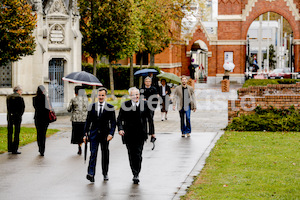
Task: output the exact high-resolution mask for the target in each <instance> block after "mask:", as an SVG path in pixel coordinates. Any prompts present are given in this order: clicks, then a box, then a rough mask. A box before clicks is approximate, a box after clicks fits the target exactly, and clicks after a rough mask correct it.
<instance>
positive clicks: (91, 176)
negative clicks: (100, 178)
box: [86, 174, 95, 183]
mask: <svg viewBox="0 0 300 200" xmlns="http://www.w3.org/2000/svg"><path fill="white" fill-rule="evenodd" d="M86 179H87V180H89V181H91V182H92V183H93V182H95V178H94V176H93V175H90V174H88V175H86Z"/></svg>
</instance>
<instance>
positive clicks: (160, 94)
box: [159, 84, 171, 97]
mask: <svg viewBox="0 0 300 200" xmlns="http://www.w3.org/2000/svg"><path fill="white" fill-rule="evenodd" d="M167 92H168V93H167ZM170 94H171V89H170V87H169V86H168V85H167V84H166V95H169V96H170ZM159 96H161V97H162V85H161V86H159Z"/></svg>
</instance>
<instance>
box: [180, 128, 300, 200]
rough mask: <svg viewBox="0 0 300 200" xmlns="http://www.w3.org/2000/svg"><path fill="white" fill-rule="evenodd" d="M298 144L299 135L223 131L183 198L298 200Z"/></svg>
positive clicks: (299, 193) (299, 187)
mask: <svg viewBox="0 0 300 200" xmlns="http://www.w3.org/2000/svg"><path fill="white" fill-rule="evenodd" d="M299 142H300V133H299V132H297V133H291V132H286V133H281V132H276V133H274V132H225V133H224V135H223V136H222V137H221V138H220V140H219V141H218V142H217V144H216V146H215V147H214V149H213V150H212V152H211V154H210V156H209V157H208V158H207V160H206V165H205V166H204V168H203V170H202V171H201V173H200V175H199V176H198V177H197V178H196V179H195V181H194V183H193V185H192V186H191V187H190V188H189V190H188V193H187V194H186V195H185V196H183V197H182V199H195V200H196V199H197V200H198V199H213V200H215V199H251V200H253V199H288V200H290V199H300V145H299Z"/></svg>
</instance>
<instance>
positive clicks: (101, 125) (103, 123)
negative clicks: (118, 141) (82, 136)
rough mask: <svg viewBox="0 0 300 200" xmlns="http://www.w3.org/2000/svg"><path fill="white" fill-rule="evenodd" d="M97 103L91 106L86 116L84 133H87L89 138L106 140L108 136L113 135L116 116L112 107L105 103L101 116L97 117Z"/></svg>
mask: <svg viewBox="0 0 300 200" xmlns="http://www.w3.org/2000/svg"><path fill="white" fill-rule="evenodd" d="M96 107H98V103H97V106H96V103H94V104H93V105H92V108H91V109H89V110H90V111H88V114H87V119H86V122H85V127H84V132H85V133H89V132H90V134H89V138H90V139H91V140H93V139H100V140H106V138H107V136H108V134H110V135H112V136H113V135H114V133H115V129H116V114H115V109H114V106H113V105H111V104H108V103H107V102H106V103H105V106H104V108H103V112H102V114H101V116H100V117H99V116H98V108H96Z"/></svg>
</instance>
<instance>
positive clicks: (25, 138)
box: [0, 127, 59, 154]
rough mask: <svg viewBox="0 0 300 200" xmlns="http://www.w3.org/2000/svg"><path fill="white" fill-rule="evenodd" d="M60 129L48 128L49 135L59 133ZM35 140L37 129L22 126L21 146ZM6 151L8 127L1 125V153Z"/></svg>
mask: <svg viewBox="0 0 300 200" xmlns="http://www.w3.org/2000/svg"><path fill="white" fill-rule="evenodd" d="M58 131H59V130H57V129H48V130H47V137H49V136H50V135H53V134H54V133H57V132H58ZM35 141H36V129H35V128H27V127H21V132H20V144H19V146H20V147H21V146H24V145H26V144H29V143H32V142H35ZM4 152H7V128H6V127H0V154H2V153H4Z"/></svg>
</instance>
